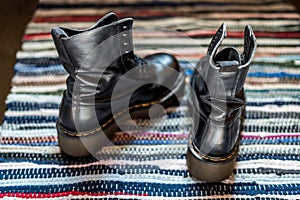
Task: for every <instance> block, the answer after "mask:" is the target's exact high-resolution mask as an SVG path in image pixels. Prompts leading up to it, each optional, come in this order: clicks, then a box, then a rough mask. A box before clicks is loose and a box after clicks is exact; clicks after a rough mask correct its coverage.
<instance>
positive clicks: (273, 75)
mask: <svg viewBox="0 0 300 200" xmlns="http://www.w3.org/2000/svg"><path fill="white" fill-rule="evenodd" d="M109 11H114V12H116V13H117V14H118V15H119V16H120V17H133V18H134V20H135V21H134V27H135V30H134V44H135V48H136V53H137V54H138V55H140V56H143V55H146V54H149V53H153V52H158V51H162V50H165V51H167V52H171V53H174V54H175V55H176V56H177V57H178V59H179V61H180V64H181V66H182V67H183V68H184V69H185V71H186V74H187V80H188V78H189V76H190V75H191V73H192V69H193V67H194V66H195V64H196V62H197V61H198V60H199V59H200V58H201V57H203V56H204V55H205V52H206V48H207V46H208V44H209V42H210V38H211V37H212V36H213V34H214V33H215V31H216V30H217V28H218V27H219V26H220V25H221V23H222V22H226V24H227V27H228V36H229V38H227V39H225V40H224V42H223V46H228V45H230V46H234V47H236V48H237V49H238V50H240V51H242V50H243V49H242V46H243V30H244V26H245V25H247V24H250V25H252V26H253V29H254V32H255V34H256V36H257V42H258V48H257V54H256V56H255V59H254V61H253V64H252V66H251V69H250V72H249V74H248V77H247V82H246V86H245V89H246V95H247V106H246V121H245V128H244V132H243V133H242V140H241V147H240V152H239V156H238V160H237V164H236V166H235V169H234V173H233V174H232V176H231V177H229V178H228V179H226V180H224V181H222V182H219V183H205V182H201V181H198V180H195V179H193V178H192V177H190V175H189V173H188V171H187V167H186V155H185V153H186V149H187V139H188V134H189V130H190V128H191V121H192V120H191V118H189V116H188V115H187V112H186V109H187V108H186V107H185V106H184V104H183V105H182V107H181V108H169V109H168V110H167V114H166V116H165V117H164V118H163V119H162V120H155V119H153V120H152V121H147V120H137V122H136V124H134V123H127V124H125V128H126V131H125V132H117V133H116V137H115V138H114V139H113V143H114V144H115V145H111V146H107V147H105V148H103V149H102V150H101V151H99V152H98V155H99V157H100V158H101V159H100V160H99V159H95V158H93V157H88V158H70V157H67V156H65V155H63V154H61V153H60V149H59V146H58V143H57V133H56V129H55V121H56V119H57V115H58V108H59V104H60V100H61V96H62V91H63V90H64V89H65V87H66V86H65V80H66V77H67V74H66V72H65V71H64V69H63V67H62V65H61V64H60V62H59V59H58V56H57V53H56V50H55V47H54V44H53V42H52V38H51V36H50V30H51V28H53V27H55V26H65V27H74V28H86V27H88V26H91V25H92V24H93V23H94V22H95V21H96V20H97V19H99V18H100V17H101V16H103V15H104V14H106V13H107V12H109ZM299 31H300V25H299V14H297V12H296V10H295V8H294V7H293V6H292V5H291V4H290V3H288V1H280V0H264V1H261V0H251V1H244V0H228V1H223V0H212V1H209V0H156V1H151V0H143V1H137V0H129V1H125V0H110V1H97V0H77V1H74V0H56V1H51V0H40V3H39V6H38V9H37V10H36V12H35V15H34V17H33V18H32V21H31V22H30V23H29V24H28V27H27V30H26V33H25V35H24V39H23V45H22V50H21V51H19V52H18V53H17V63H16V64H15V76H14V77H13V80H12V87H11V92H10V94H9V95H8V96H7V100H6V105H7V111H6V113H5V118H4V121H3V125H2V126H1V127H0V131H1V132H0V144H1V146H0V197H1V198H6V199H45V198H46V199H84V198H90V199H149V200H150V199H170V200H171V199H172V200H173V199H175V200H176V199H182V200H186V199H244V200H246V199H247V200H248V199H300V145H299V144H300V32H299ZM186 98H187V97H186ZM184 101H185V99H184ZM142 125H143V126H142ZM141 126H142V127H144V128H141Z"/></svg>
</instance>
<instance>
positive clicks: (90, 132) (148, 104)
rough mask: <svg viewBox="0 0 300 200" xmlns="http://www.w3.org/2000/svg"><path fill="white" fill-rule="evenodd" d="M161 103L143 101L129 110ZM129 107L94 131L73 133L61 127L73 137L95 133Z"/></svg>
mask: <svg viewBox="0 0 300 200" xmlns="http://www.w3.org/2000/svg"><path fill="white" fill-rule="evenodd" d="M157 103H159V102H158V101H153V102H149V103H142V104H138V105H134V106H130V107H129V108H128V110H131V109H133V108H140V107H148V106H151V105H154V104H157ZM126 110H127V109H124V110H122V111H121V112H119V113H117V114H116V115H115V116H114V117H112V118H110V119H109V120H108V121H106V122H105V123H104V124H102V125H100V127H99V128H96V129H94V130H92V131H89V132H84V133H75V134H74V133H71V132H69V131H67V130H65V129H64V128H62V127H60V129H63V130H62V132H63V133H64V134H66V135H69V136H72V137H82V136H88V135H92V134H95V133H96V132H97V131H99V130H101V129H103V128H105V127H106V126H107V125H108V124H110V123H111V122H112V121H113V119H114V118H116V117H119V116H120V115H122V114H123V113H124V112H125V111H126Z"/></svg>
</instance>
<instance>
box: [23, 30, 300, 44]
mask: <svg viewBox="0 0 300 200" xmlns="http://www.w3.org/2000/svg"><path fill="white" fill-rule="evenodd" d="M254 32H255V36H256V37H263V38H287V39H288V38H300V32H260V31H254ZM215 33H216V30H194V31H186V32H175V31H174V32H166V33H160V32H156V33H155V32H151V33H150V32H148V33H147V32H146V33H138V32H137V33H133V35H134V37H137V38H143V37H184V36H188V37H211V36H214V35H215ZM227 35H228V37H232V38H243V37H244V32H233V31H232V32H231V31H229V32H227ZM45 39H51V34H50V32H43V33H31V34H25V35H24V36H23V40H26V41H27V40H45Z"/></svg>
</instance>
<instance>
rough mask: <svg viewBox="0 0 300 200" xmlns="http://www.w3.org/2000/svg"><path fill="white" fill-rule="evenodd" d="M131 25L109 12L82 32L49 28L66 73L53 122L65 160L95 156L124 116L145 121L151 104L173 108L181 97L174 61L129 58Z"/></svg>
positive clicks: (180, 75) (160, 55)
mask: <svg viewBox="0 0 300 200" xmlns="http://www.w3.org/2000/svg"><path fill="white" fill-rule="evenodd" d="M132 23H133V20H132V19H131V18H126V19H121V20H119V19H118V17H117V16H116V15H115V14H114V13H109V14H107V15H106V16H104V17H103V18H102V19H100V20H99V21H98V22H97V23H96V24H95V25H94V26H93V27H91V28H89V29H86V30H74V29H69V28H54V29H52V36H53V39H54V43H55V45H56V48H57V51H58V54H59V58H60V60H61V62H62V64H63V66H64V68H65V69H66V70H67V72H68V73H69V77H68V79H67V89H66V91H65V92H64V95H63V98H62V102H61V105H60V109H59V117H58V120H57V130H58V140H59V145H60V147H61V150H62V151H63V152H65V153H66V154H68V155H72V156H86V155H89V154H90V153H92V154H94V153H95V152H96V151H97V150H99V149H100V148H101V147H102V146H103V145H105V144H106V143H107V141H109V140H108V139H107V138H111V137H112V136H113V135H114V132H115V131H116V130H117V129H118V123H117V122H118V120H122V117H123V116H125V115H126V113H128V114H129V113H130V115H131V117H132V118H148V117H149V113H148V111H149V108H150V107H151V106H152V105H154V104H160V105H162V106H164V107H168V106H174V105H178V102H179V101H178V98H180V97H181V96H182V95H183V91H184V77H183V73H182V72H180V69H179V65H178V62H177V60H176V59H175V57H174V56H172V55H169V54H166V53H158V54H153V55H150V56H147V57H145V58H144V59H141V58H139V57H137V56H136V55H134V53H133V44H132ZM119 83H120V84H119ZM125 118H126V117H125ZM126 119H128V118H126Z"/></svg>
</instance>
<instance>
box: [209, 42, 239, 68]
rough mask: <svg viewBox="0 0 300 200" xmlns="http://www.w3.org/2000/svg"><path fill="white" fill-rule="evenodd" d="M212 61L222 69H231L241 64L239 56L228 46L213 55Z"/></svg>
mask: <svg viewBox="0 0 300 200" xmlns="http://www.w3.org/2000/svg"><path fill="white" fill-rule="evenodd" d="M214 62H215V63H216V65H217V66H218V67H220V68H223V69H222V71H223V70H225V71H227V70H229V71H231V70H230V69H231V68H236V67H238V66H240V65H241V57H240V54H239V52H238V51H237V50H236V49H235V48H232V47H228V48H225V49H223V50H221V51H220V52H219V53H218V54H217V55H216V56H215V57H214ZM225 68H226V69H225Z"/></svg>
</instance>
